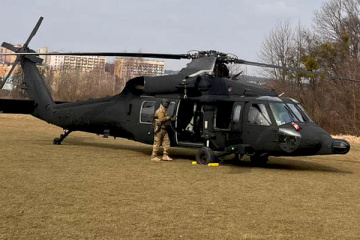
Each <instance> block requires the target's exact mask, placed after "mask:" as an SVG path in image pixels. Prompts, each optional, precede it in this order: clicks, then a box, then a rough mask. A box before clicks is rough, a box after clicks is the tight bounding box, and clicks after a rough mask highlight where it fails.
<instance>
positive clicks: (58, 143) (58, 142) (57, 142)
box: [53, 138, 61, 145]
mask: <svg viewBox="0 0 360 240" xmlns="http://www.w3.org/2000/svg"><path fill="white" fill-rule="evenodd" d="M53 144H54V145H61V139H60V138H54V141H53Z"/></svg>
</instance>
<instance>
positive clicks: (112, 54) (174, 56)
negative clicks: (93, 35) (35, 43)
mask: <svg viewBox="0 0 360 240" xmlns="http://www.w3.org/2000/svg"><path fill="white" fill-rule="evenodd" d="M0 55H43V56H52V55H57V56H104V57H144V58H164V59H184V58H186V59H187V58H189V55H188V54H159V53H123V52H69V53H2V54H1V53H0Z"/></svg>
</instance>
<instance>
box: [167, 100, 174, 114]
mask: <svg viewBox="0 0 360 240" xmlns="http://www.w3.org/2000/svg"><path fill="white" fill-rule="evenodd" d="M174 111H175V102H173V101H171V102H170V104H169V107H168V108H167V110H166V112H167V114H169V115H170V116H173V115H174V114H175V112H174Z"/></svg>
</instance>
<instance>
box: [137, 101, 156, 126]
mask: <svg viewBox="0 0 360 240" xmlns="http://www.w3.org/2000/svg"><path fill="white" fill-rule="evenodd" d="M155 105H156V102H155V101H144V102H143V103H142V105H141V109H140V123H150V124H152V122H153V118H154V112H155Z"/></svg>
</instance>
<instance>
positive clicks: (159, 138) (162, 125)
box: [151, 105, 172, 161]
mask: <svg viewBox="0 0 360 240" xmlns="http://www.w3.org/2000/svg"><path fill="white" fill-rule="evenodd" d="M170 123H171V117H170V116H169V114H167V112H166V108H165V107H164V106H163V105H160V108H159V109H158V110H156V112H155V113H154V145H153V151H152V154H151V160H153V161H160V158H158V151H159V149H160V146H161V145H162V146H163V150H164V151H163V157H162V160H163V161H171V160H172V159H171V158H170V157H169V155H168V151H169V148H170V139H169V134H168V133H167V131H166V128H167V126H168V125H169V124H170Z"/></svg>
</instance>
